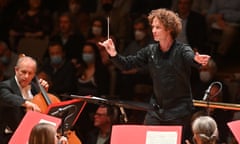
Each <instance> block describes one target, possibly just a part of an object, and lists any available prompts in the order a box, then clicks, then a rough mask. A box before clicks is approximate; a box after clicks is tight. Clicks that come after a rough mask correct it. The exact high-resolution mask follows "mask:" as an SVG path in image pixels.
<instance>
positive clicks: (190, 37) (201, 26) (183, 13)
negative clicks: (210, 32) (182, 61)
mask: <svg viewBox="0 0 240 144" xmlns="http://www.w3.org/2000/svg"><path fill="white" fill-rule="evenodd" d="M192 3H193V0H178V2H177V13H178V14H179V16H180V18H181V19H182V26H183V29H182V31H181V32H180V34H179V35H178V37H177V40H179V41H181V42H183V43H186V44H189V45H190V46H191V47H192V49H194V50H195V51H198V52H200V53H209V52H210V50H209V49H208V48H207V47H206V46H207V45H206V42H207V33H206V30H207V29H206V21H205V17H204V16H202V15H201V14H199V13H197V12H194V11H192V10H191V7H192Z"/></svg>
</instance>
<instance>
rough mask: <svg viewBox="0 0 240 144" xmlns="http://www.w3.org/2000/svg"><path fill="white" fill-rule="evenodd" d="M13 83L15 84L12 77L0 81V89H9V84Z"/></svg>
mask: <svg viewBox="0 0 240 144" xmlns="http://www.w3.org/2000/svg"><path fill="white" fill-rule="evenodd" d="M13 82H16V81H15V79H14V77H11V78H9V79H7V80H4V81H1V82H0V87H11V84H12V83H13Z"/></svg>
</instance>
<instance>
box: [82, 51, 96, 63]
mask: <svg viewBox="0 0 240 144" xmlns="http://www.w3.org/2000/svg"><path fill="white" fill-rule="evenodd" d="M82 59H83V61H84V62H85V63H91V62H93V60H94V55H93V54H90V53H84V54H82Z"/></svg>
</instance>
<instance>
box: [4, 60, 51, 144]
mask: <svg viewBox="0 0 240 144" xmlns="http://www.w3.org/2000/svg"><path fill="white" fill-rule="evenodd" d="M36 69H37V64H36V61H35V60H34V59H32V58H31V57H26V56H25V57H21V58H19V60H18V62H17V64H16V66H15V77H12V78H11V79H9V80H6V81H3V82H1V83H0V141H1V144H7V143H8V141H9V140H10V138H11V136H12V134H13V133H14V131H15V130H16V129H17V127H18V125H19V123H20V122H21V120H22V118H23V116H24V115H25V113H26V110H27V109H30V110H33V111H40V108H39V107H38V106H37V105H36V104H34V103H32V102H30V101H29V100H31V99H32V98H33V97H34V95H35V94H37V92H38V89H37V87H35V86H34V84H33V83H32V80H33V78H34V76H35V73H36ZM40 83H41V85H43V86H44V87H45V88H46V89H48V84H47V82H46V81H44V80H40Z"/></svg>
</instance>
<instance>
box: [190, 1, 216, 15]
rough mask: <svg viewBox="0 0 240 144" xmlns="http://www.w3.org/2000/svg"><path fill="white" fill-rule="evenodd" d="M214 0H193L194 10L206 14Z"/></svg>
mask: <svg viewBox="0 0 240 144" xmlns="http://www.w3.org/2000/svg"><path fill="white" fill-rule="evenodd" d="M211 3H212V0H193V4H192V10H193V11H195V12H198V13H200V14H201V15H203V16H206V15H207V13H208V10H209V7H210V5H211Z"/></svg>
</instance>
